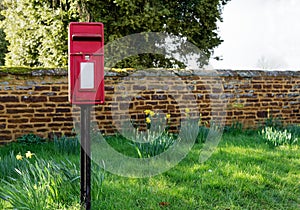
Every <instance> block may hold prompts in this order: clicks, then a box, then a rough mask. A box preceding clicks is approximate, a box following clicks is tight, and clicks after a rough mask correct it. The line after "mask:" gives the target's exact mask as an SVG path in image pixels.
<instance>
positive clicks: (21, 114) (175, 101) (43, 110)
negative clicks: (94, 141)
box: [0, 69, 300, 143]
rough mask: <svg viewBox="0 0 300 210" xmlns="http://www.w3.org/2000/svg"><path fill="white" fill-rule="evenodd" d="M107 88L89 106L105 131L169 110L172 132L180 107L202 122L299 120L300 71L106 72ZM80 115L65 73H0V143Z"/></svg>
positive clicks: (60, 127)
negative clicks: (272, 118)
mask: <svg viewBox="0 0 300 210" xmlns="http://www.w3.org/2000/svg"><path fill="white" fill-rule="evenodd" d="M105 91H106V97H105V98H106V102H105V104H104V105H99V106H95V107H94V109H93V110H94V111H93V113H94V115H93V119H94V121H95V122H97V124H98V127H99V129H100V130H101V131H102V132H105V133H114V132H115V131H116V130H119V129H121V128H123V127H124V125H127V126H128V125H133V126H134V127H139V128H144V127H145V126H146V124H145V115H144V113H143V111H144V110H145V109H151V110H155V111H156V112H160V113H161V114H162V115H164V114H166V113H169V114H171V122H170V125H171V129H172V130H174V131H176V129H178V126H179V124H180V120H181V119H182V118H184V114H185V112H186V108H188V109H190V115H195V116H197V117H198V115H200V114H201V120H202V122H205V121H206V122H211V121H222V120H223V121H224V123H226V124H227V125H231V124H232V123H234V122H237V121H238V122H241V123H242V124H243V125H244V127H255V126H257V125H259V124H260V123H262V122H263V121H264V119H265V118H266V117H267V116H268V115H273V116H275V117H280V118H282V120H283V121H284V123H286V124H290V123H294V124H299V123H300V113H299V108H300V71H283V72H278V71H230V70H218V71H194V70H189V71H175V70H168V71H166V70H162V69H156V70H147V71H146V70H144V71H135V72H133V71H132V72H129V71H127V72H124V71H115V72H112V71H110V72H107V73H106V77H105ZM78 121H79V108H78V107H72V106H71V105H70V104H69V103H68V83H67V72H66V71H63V70H36V71H32V72H30V73H24V74H18V73H5V72H4V71H2V72H0V142H1V143H6V142H9V141H13V140H15V139H16V138H17V137H19V136H22V135H24V134H27V133H35V134H38V135H40V136H43V137H51V136H52V135H53V134H56V135H61V134H62V133H64V134H66V135H72V133H73V130H74V126H75V125H76V122H78ZM74 122H75V123H74Z"/></svg>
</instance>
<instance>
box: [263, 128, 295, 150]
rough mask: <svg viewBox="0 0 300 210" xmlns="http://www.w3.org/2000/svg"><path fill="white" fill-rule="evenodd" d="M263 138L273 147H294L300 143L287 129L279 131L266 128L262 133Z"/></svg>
mask: <svg viewBox="0 0 300 210" xmlns="http://www.w3.org/2000/svg"><path fill="white" fill-rule="evenodd" d="M260 134H261V136H262V138H263V139H264V140H265V141H266V142H267V143H269V144H271V145H272V146H275V147H276V146H281V145H293V144H296V143H297V142H298V138H297V137H295V136H294V135H293V134H292V133H290V132H288V131H287V130H286V129H284V130H283V131H282V130H277V129H276V128H273V127H265V128H264V129H263V130H262V131H261V132H260Z"/></svg>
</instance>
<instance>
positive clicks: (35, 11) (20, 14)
mask: <svg viewBox="0 0 300 210" xmlns="http://www.w3.org/2000/svg"><path fill="white" fill-rule="evenodd" d="M56 2H58V3H56ZM2 5H3V7H4V8H5V9H4V10H3V11H2V13H1V14H2V15H3V16H4V17H5V19H4V20H3V21H2V23H1V25H0V28H1V27H2V28H3V29H4V32H5V34H6V38H7V40H8V42H9V46H8V51H9V52H8V53H7V54H6V58H5V60H6V62H5V64H6V65H8V66H47V67H51V66H66V65H67V48H68V45H67V33H68V32H67V26H68V23H69V21H71V20H74V16H75V17H76V15H75V14H73V12H74V9H73V10H72V9H71V8H72V5H73V3H72V1H70V2H69V1H63V0H62V1H52V0H47V1H36V0H21V1H10V0H3V2H2ZM75 19H76V18H75Z"/></svg>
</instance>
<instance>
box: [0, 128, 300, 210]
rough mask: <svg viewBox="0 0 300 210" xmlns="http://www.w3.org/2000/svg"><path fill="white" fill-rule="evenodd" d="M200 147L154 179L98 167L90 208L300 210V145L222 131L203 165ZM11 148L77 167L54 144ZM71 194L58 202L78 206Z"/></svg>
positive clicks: (123, 145)
mask: <svg viewBox="0 0 300 210" xmlns="http://www.w3.org/2000/svg"><path fill="white" fill-rule="evenodd" d="M108 141H109V143H110V144H111V145H112V146H113V147H114V148H115V149H116V150H118V151H119V152H123V153H124V154H127V155H130V156H134V155H137V154H135V153H134V152H135V150H134V149H132V148H131V147H130V146H129V144H128V143H127V142H125V141H124V140H122V139H120V138H109V139H108ZM201 147H202V145H201V144H195V145H194V147H193V148H192V150H191V151H190V153H189V154H188V155H187V157H186V158H185V159H184V160H183V161H181V162H180V163H179V164H178V165H177V166H175V167H174V168H172V169H171V170H169V171H167V172H165V173H163V174H160V175H157V176H154V177H150V178H142V179H134V178H126V177H120V176H117V175H113V174H110V173H108V172H105V174H104V181H103V183H102V181H101V179H102V178H103V177H100V178H99V174H102V175H103V173H100V172H101V171H98V172H99V173H97V169H95V173H94V177H96V178H99V179H100V181H99V180H98V181H93V186H92V189H93V192H92V209H299V208H300V146H299V145H292V146H280V147H276V148H274V147H270V146H269V145H268V144H266V143H265V142H264V141H263V140H262V139H261V137H260V136H259V135H257V133H252V134H251V135H250V134H247V135H246V134H242V133H238V134H234V135H232V134H224V136H223V139H222V141H221V142H220V144H219V146H218V147H217V149H216V150H215V152H214V153H213V155H212V156H211V157H210V158H209V159H208V160H207V161H206V162H205V163H203V164H200V163H199V161H198V160H199V155H200V149H201ZM12 150H13V151H14V152H15V154H17V153H18V152H26V151H27V150H30V151H32V152H34V153H35V154H36V156H38V157H40V158H43V159H45V160H48V161H50V160H54V161H57V162H59V161H60V160H65V159H68V160H70V161H71V162H73V163H74V164H75V165H76V166H77V167H78V166H79V155H75V154H69V155H67V154H63V153H62V152H60V151H58V150H57V149H55V147H54V146H53V143H44V144H41V145H34V146H24V145H23V146H21V145H20V144H12V145H8V146H6V147H2V148H0V156H1V157H3V156H5V155H9V154H10V152H11V151H12ZM136 157H137V156H136ZM94 167H95V166H94ZM99 183H100V184H99ZM101 183H102V184H101ZM1 184H2V183H1ZM76 186H79V185H76ZM0 188H1V186H0ZM77 192H78V193H79V190H77ZM70 193H71V192H70ZM64 194H67V192H65V193H64ZM68 197H69V199H71V200H72V202H67V204H68V205H67V206H66V205H60V206H63V209H80V208H79V204H78V202H79V200H78V199H79V195H77V194H71V195H70V194H68ZM76 201H78V202H76ZM8 207H9V204H8V203H7V202H4V201H0V209H5V208H8Z"/></svg>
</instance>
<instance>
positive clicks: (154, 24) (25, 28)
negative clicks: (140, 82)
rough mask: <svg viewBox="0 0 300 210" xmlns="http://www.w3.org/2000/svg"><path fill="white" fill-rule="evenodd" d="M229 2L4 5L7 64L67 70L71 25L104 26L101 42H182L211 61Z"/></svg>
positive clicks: (36, 0) (44, 0)
mask: <svg viewBox="0 0 300 210" xmlns="http://www.w3.org/2000/svg"><path fill="white" fill-rule="evenodd" d="M228 1H229V0H182V1H173V0H146V1H145V0H134V1H132V0H106V1H103V0H18V1H12V0H3V2H2V6H4V8H5V9H4V10H3V11H2V13H1V14H2V15H3V16H4V17H5V19H4V20H3V21H2V22H1V25H0V28H1V27H2V28H3V29H4V32H5V34H6V39H7V40H8V42H9V46H8V51H9V52H8V53H7V54H6V58H5V60H6V65H18V66H19V65H21V66H65V65H67V31H68V30H67V27H68V24H69V22H71V21H91V22H94V21H95V22H98V21H99V22H102V23H104V26H105V27H104V29H105V43H109V42H112V41H114V40H116V39H118V38H121V37H124V36H127V35H131V34H134V33H140V32H150V31H151V32H164V33H167V34H170V35H176V36H180V37H184V39H186V40H187V41H188V42H190V43H192V44H194V45H195V46H197V47H198V48H199V49H201V50H203V53H204V54H205V56H207V57H210V56H211V55H212V53H213V49H214V48H215V47H216V46H218V45H219V44H220V43H221V42H222V40H221V39H220V37H219V36H218V34H217V31H216V30H217V25H216V24H217V21H218V20H219V21H222V18H221V13H222V9H223V6H224V5H226V3H227V2H228ZM0 43H1V41H0ZM0 50H1V44H0ZM123 50H124V49H123ZM117 65H118V66H120V67H132V66H133V67H136V66H139V65H141V66H144V67H152V66H162V67H170V66H171V65H173V63H170V61H169V60H168V59H164V58H163V57H162V56H159V55H149V54H148V55H139V56H134V57H132V58H128V59H125V60H124V61H122V62H120V63H118V64H117ZM178 65H180V62H178Z"/></svg>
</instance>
